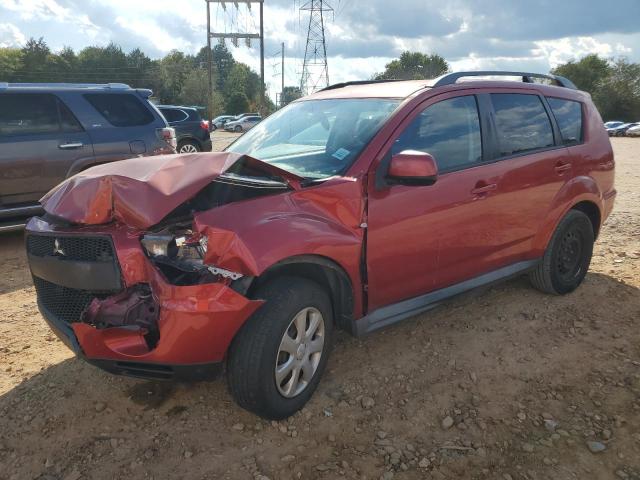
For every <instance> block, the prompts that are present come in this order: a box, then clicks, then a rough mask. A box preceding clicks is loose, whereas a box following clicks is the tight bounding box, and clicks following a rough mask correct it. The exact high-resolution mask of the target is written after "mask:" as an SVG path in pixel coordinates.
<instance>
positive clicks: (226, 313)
mask: <svg viewBox="0 0 640 480" xmlns="http://www.w3.org/2000/svg"><path fill="white" fill-rule="evenodd" d="M476 76H485V77H486V76H491V77H497V76H508V77H518V78H519V79H520V80H521V81H517V82H516V81H511V80H495V79H493V80H487V79H485V80H476V81H464V80H465V78H467V77H476ZM538 79H540V80H543V81H545V82H548V83H551V84H542V83H538V82H536V81H535V80H538ZM614 168H615V165H614V157H613V151H612V148H611V144H610V142H609V137H608V136H607V133H606V131H605V130H604V127H603V124H602V119H601V117H600V115H599V113H598V111H597V110H596V107H595V106H594V104H593V102H592V101H591V98H590V96H589V95H588V94H586V93H584V92H580V91H578V90H577V89H576V88H575V86H574V85H573V84H572V83H571V82H570V81H569V80H567V79H565V78H562V77H558V76H552V75H542V74H534V73H519V72H462V73H451V74H447V75H445V76H443V77H440V78H438V79H434V80H411V81H398V82H374V81H367V82H351V83H343V84H338V85H334V86H332V87H328V88H326V89H324V90H322V91H320V92H317V93H314V94H313V95H310V96H308V97H305V98H301V99H298V100H296V101H294V102H292V103H290V104H289V105H287V106H286V107H284V108H282V109H281V110H279V111H278V112H276V113H275V114H273V115H271V116H270V117H268V118H266V119H265V120H264V121H262V122H260V123H259V124H257V125H256V126H255V127H254V128H252V129H251V130H249V131H248V132H247V133H245V134H244V135H242V136H240V137H239V138H238V139H237V140H236V141H235V142H234V143H233V144H231V145H230V146H229V147H228V148H227V150H226V151H225V152H219V153H196V154H188V155H170V156H159V157H154V158H153V159H149V160H147V159H131V160H126V161H125V162H120V163H118V164H109V165H103V166H100V167H96V168H94V169H92V170H91V171H90V172H88V173H89V174H88V175H86V176H85V175H83V176H78V177H74V178H73V179H69V180H67V181H66V182H65V183H63V184H62V185H60V186H59V187H57V188H56V189H54V190H53V191H51V192H50V193H49V194H48V195H47V196H46V197H45V198H44V199H43V206H44V209H45V210H46V212H47V213H49V214H50V215H46V216H44V217H42V218H40V217H36V218H33V219H32V220H31V221H30V223H29V225H28V226H27V242H26V245H27V253H28V259H29V263H30V266H31V273H32V275H33V279H34V283H35V287H36V292H37V295H38V304H39V307H40V311H41V312H42V315H43V317H44V318H45V320H46V321H47V322H48V323H49V324H50V325H51V327H52V328H53V329H54V330H55V331H56V333H57V334H58V335H59V336H60V338H61V339H62V340H63V341H65V342H66V343H67V345H69V346H70V348H72V349H73V350H74V351H75V352H76V354H77V355H78V356H79V357H81V358H83V359H85V360H86V361H88V362H90V363H91V364H93V365H95V366H97V367H100V368H102V369H105V370H107V371H109V372H113V373H115V374H123V375H133V376H137V377H144V378H151V379H165V380H173V379H185V378H186V379H190V380H193V379H202V378H211V377H213V376H215V375H216V374H219V373H221V372H225V373H226V376H227V382H228V385H229V390H230V392H231V395H232V396H233V397H234V398H235V400H236V401H237V403H238V404H239V405H240V406H242V407H243V408H245V409H248V410H250V411H252V412H254V413H256V414H257V415H260V416H262V417H265V418H270V419H282V418H285V417H288V416H289V415H292V414H293V413H295V412H296V411H298V410H299V409H301V408H302V407H303V406H304V405H305V403H306V402H307V401H308V400H309V399H310V398H311V396H312V394H313V392H314V391H315V389H316V388H317V387H318V384H319V382H320V378H321V376H322V374H323V371H324V370H325V367H326V365H327V360H328V357H329V355H330V352H331V345H332V341H333V339H334V336H335V332H336V330H338V329H342V330H346V331H347V332H349V333H351V334H353V335H364V334H369V333H371V332H374V331H377V330H379V329H381V328H386V327H389V326H390V325H392V324H394V323H396V322H399V321H401V320H404V319H407V318H409V317H414V316H416V315H417V314H419V313H423V312H426V311H428V310H429V309H431V308H433V307H435V306H437V305H439V304H440V303H441V302H443V301H444V300H446V299H448V298H451V297H453V296H455V295H458V294H461V293H464V292H467V291H469V290H471V289H474V288H476V287H483V286H486V285H489V284H492V283H495V282H498V281H501V280H505V279H507V278H512V277H514V276H518V275H528V276H529V278H530V280H531V283H532V285H533V286H534V287H535V288H537V289H538V290H540V291H542V292H544V293H546V294H550V295H564V294H568V293H570V292H572V291H573V290H575V289H576V288H578V287H579V285H580V284H581V282H582V281H583V279H584V278H585V275H586V274H587V271H588V269H589V265H590V261H591V255H592V250H593V246H594V242H595V240H596V239H597V237H598V232H599V231H600V228H601V226H602V224H603V222H604V221H605V220H606V218H607V216H608V215H609V213H610V212H611V209H612V208H613V204H614V199H615V196H616V190H615V188H614ZM532 298H535V299H537V301H540V302H544V301H545V300H544V298H543V297H532ZM534 301H536V300H534ZM420 321H428V316H423V317H422V318H420ZM383 340H384V337H381V341H383ZM340 368H349V365H342V366H341V367H340Z"/></svg>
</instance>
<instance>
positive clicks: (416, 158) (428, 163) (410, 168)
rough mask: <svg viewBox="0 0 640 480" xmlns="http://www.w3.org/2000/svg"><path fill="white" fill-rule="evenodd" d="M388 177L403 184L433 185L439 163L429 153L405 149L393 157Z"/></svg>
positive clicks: (436, 177)
mask: <svg viewBox="0 0 640 480" xmlns="http://www.w3.org/2000/svg"><path fill="white" fill-rule="evenodd" d="M387 179H389V180H391V181H392V182H394V183H398V184H401V185H433V184H434V183H435V182H436V180H437V179H438V165H437V164H436V160H435V158H433V156H432V155H431V154H429V153H425V152H420V151H417V150H404V151H402V152H400V153H397V154H395V155H394V156H393V157H391V162H390V163H389V172H388V173H387Z"/></svg>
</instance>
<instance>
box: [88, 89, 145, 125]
mask: <svg viewBox="0 0 640 480" xmlns="http://www.w3.org/2000/svg"><path fill="white" fill-rule="evenodd" d="M84 98H86V99H87V101H88V102H89V103H90V104H91V105H92V106H93V108H95V109H96V110H97V111H98V112H100V114H101V115H102V116H103V117H104V118H105V119H106V120H107V121H108V122H109V123H110V124H111V125H113V126H114V127H137V126H141V125H148V124H150V123H151V122H153V120H154V117H153V115H152V114H151V112H150V111H149V109H148V108H147V107H145V106H144V105H143V104H142V102H141V101H140V100H139V99H138V98H137V97H136V96H135V95H132V94H130V93H87V94H85V95H84Z"/></svg>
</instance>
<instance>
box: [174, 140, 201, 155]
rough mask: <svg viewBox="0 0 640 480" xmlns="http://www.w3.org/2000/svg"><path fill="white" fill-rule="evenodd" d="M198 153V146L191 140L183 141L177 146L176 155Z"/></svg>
mask: <svg viewBox="0 0 640 480" xmlns="http://www.w3.org/2000/svg"><path fill="white" fill-rule="evenodd" d="M199 151H200V145H199V144H198V142H194V141H193V140H183V141H182V142H180V143H179V144H178V153H197V152H199Z"/></svg>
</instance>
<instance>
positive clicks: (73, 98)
mask: <svg viewBox="0 0 640 480" xmlns="http://www.w3.org/2000/svg"><path fill="white" fill-rule="evenodd" d="M150 96H151V90H146V89H133V88H130V87H129V86H128V85H124V84H106V85H97V84H55V83H51V84H34V83H32V84H28V83H20V84H18V83H0V231H2V230H11V229H16V228H20V227H21V226H22V225H23V224H24V223H25V219H26V218H27V217H29V216H32V215H35V214H38V213H41V209H40V205H39V203H38V200H39V199H40V198H41V197H42V196H43V195H44V194H45V193H46V192H48V191H49V190H51V188H53V187H54V186H56V185H57V184H58V183H60V182H61V181H62V180H64V179H65V178H67V177H69V176H71V175H74V174H76V173H78V172H80V171H82V170H84V169H86V168H89V167H91V166H93V165H97V164H100V163H106V162H112V161H114V160H122V159H125V158H130V157H138V156H145V155H160V154H166V153H174V152H175V148H176V137H175V131H174V130H173V129H172V128H170V127H168V125H167V122H166V121H165V119H164V118H163V116H162V115H161V114H160V113H159V112H158V110H157V109H156V108H155V107H154V106H153V105H152V104H151V102H149V97H150Z"/></svg>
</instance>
